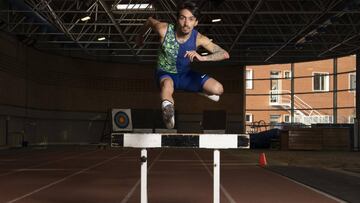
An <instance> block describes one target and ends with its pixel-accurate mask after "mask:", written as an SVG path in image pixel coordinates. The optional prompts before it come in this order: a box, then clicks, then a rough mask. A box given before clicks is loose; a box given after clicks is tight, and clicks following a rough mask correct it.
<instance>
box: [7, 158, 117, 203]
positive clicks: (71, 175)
mask: <svg viewBox="0 0 360 203" xmlns="http://www.w3.org/2000/svg"><path fill="white" fill-rule="evenodd" d="M121 155H122V154H119V155H116V156H114V157H111V158H109V159H106V160H104V161H102V162H99V163H97V164H94V165H92V166H90V167H87V168H84V169H82V170H80V171H78V172H76V173H73V174H70V175H68V176H66V177H64V178H62V179H60V180H57V181H54V182H52V183H49V184H47V185H45V186H43V187H41V188H38V189H36V190H33V191H32V192H29V193H27V194H25V195H22V196H20V197H18V198H15V199H13V200H10V201H8V202H7V203H13V202H16V201H19V200H22V199H24V198H26V197H28V196H30V195H33V194H35V193H37V192H40V191H42V190H45V189H47V188H49V187H51V186H54V185H56V184H58V183H61V182H63V181H65V180H67V179H69V178H71V177H73V176H76V175H79V174H81V173H83V172H85V171H88V170H90V169H93V168H95V167H98V166H100V165H103V164H105V163H107V162H109V161H111V160H113V159H116V158H118V157H119V156H121Z"/></svg>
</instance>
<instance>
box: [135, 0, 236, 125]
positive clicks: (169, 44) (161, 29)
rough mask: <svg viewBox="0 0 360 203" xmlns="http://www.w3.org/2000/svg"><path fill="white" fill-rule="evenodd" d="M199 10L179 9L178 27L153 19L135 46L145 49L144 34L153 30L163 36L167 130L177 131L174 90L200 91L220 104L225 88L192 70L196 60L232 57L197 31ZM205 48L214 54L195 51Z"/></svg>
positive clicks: (160, 67)
mask: <svg viewBox="0 0 360 203" xmlns="http://www.w3.org/2000/svg"><path fill="white" fill-rule="evenodd" d="M199 15H200V11H199V8H198V7H197V6H196V4H195V3H193V2H191V1H186V2H184V3H182V4H181V5H180V6H179V8H178V15H177V23H176V25H173V24H169V23H165V22H160V21H158V20H156V19H154V18H152V17H150V18H148V20H147V21H146V23H145V24H144V25H143V27H142V29H141V30H140V33H139V35H138V36H137V39H136V43H137V45H138V46H142V44H143V42H144V34H145V32H146V31H147V30H148V29H149V28H152V29H153V30H154V31H155V32H156V33H157V34H158V35H159V37H160V42H161V48H160V50H159V53H158V63H157V70H156V80H157V82H158V84H159V86H160V91H161V93H160V97H161V101H162V104H161V108H162V111H163V120H164V123H165V125H166V127H167V128H169V129H171V128H174V125H175V118H174V104H175V103H174V99H173V96H172V95H173V93H174V90H185V91H190V92H199V93H200V94H202V95H204V96H206V97H208V98H209V99H211V100H213V101H219V98H220V95H221V94H222V93H223V91H224V89H223V86H222V84H220V83H219V82H218V81H216V80H215V79H214V78H211V77H209V76H208V75H206V74H201V73H198V72H195V71H192V70H191V69H190V63H191V62H193V61H195V60H196V61H220V60H224V59H228V58H229V57H230V56H229V54H228V53H227V52H226V51H225V50H224V49H222V48H221V47H219V46H218V45H216V44H215V43H213V42H212V40H210V39H209V38H207V37H206V36H204V35H202V34H200V33H199V32H198V31H197V30H195V29H194V27H195V26H197V24H198V19H199ZM200 46H201V47H204V48H205V49H206V50H208V51H209V52H211V54H209V55H207V56H201V55H199V54H198V53H197V52H196V50H197V48H198V47H200Z"/></svg>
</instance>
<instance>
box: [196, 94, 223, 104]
mask: <svg viewBox="0 0 360 203" xmlns="http://www.w3.org/2000/svg"><path fill="white" fill-rule="evenodd" d="M199 94H200V95H202V96H204V97H207V98H209V99H210V100H212V101H214V102H218V101H219V100H220V96H219V95H216V94H213V95H208V94H205V93H202V92H200V93H199Z"/></svg>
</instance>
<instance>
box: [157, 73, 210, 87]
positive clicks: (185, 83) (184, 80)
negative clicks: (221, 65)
mask: <svg viewBox="0 0 360 203" xmlns="http://www.w3.org/2000/svg"><path fill="white" fill-rule="evenodd" d="M155 77H156V81H157V85H158V87H160V81H161V79H163V78H165V77H170V78H171V79H172V80H173V81H174V89H175V90H184V91H189V92H202V91H203V86H204V83H205V82H206V81H207V80H208V79H209V78H210V77H209V76H208V75H206V74H201V73H198V72H195V71H192V70H189V71H186V72H183V73H175V74H174V73H168V72H165V71H162V70H156V73H155Z"/></svg>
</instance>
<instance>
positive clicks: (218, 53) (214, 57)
mask: <svg viewBox="0 0 360 203" xmlns="http://www.w3.org/2000/svg"><path fill="white" fill-rule="evenodd" d="M211 52H212V54H210V55H208V56H206V58H207V60H209V61H220V60H223V59H225V58H226V57H225V56H226V55H227V53H226V51H225V50H224V49H222V48H221V47H219V46H218V45H216V44H214V47H213V49H212V50H211Z"/></svg>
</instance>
